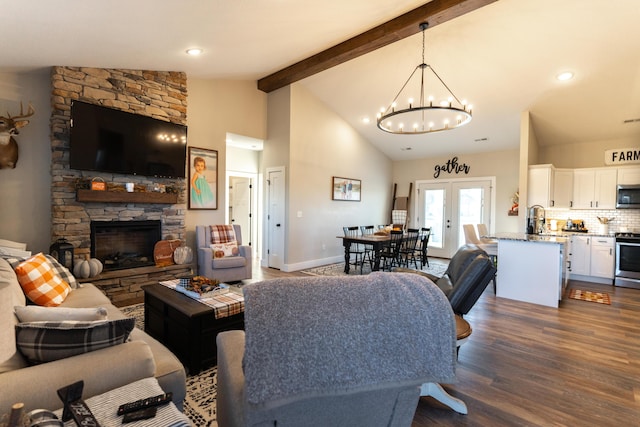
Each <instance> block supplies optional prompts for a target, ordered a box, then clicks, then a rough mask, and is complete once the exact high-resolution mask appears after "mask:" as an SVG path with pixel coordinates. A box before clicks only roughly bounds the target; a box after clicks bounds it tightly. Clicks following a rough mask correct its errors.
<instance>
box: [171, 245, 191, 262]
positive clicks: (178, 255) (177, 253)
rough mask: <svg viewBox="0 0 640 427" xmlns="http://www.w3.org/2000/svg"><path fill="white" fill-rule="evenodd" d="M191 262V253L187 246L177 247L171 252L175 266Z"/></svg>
mask: <svg viewBox="0 0 640 427" xmlns="http://www.w3.org/2000/svg"><path fill="white" fill-rule="evenodd" d="M192 260H193V251H192V250H191V248H190V247H189V246H179V247H177V248H176V250H174V251H173V262H175V263H176V264H190V263H191V261H192Z"/></svg>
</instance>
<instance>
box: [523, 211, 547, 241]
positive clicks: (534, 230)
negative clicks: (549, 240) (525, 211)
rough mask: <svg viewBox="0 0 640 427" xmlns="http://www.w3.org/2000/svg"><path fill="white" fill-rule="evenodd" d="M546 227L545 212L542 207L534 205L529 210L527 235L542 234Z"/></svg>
mask: <svg viewBox="0 0 640 427" xmlns="http://www.w3.org/2000/svg"><path fill="white" fill-rule="evenodd" d="M544 227H545V211H544V208H543V207H542V206H540V205H533V206H531V207H530V208H529V217H528V218H527V234H542V233H543V232H544Z"/></svg>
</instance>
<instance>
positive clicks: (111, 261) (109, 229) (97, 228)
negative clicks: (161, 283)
mask: <svg viewBox="0 0 640 427" xmlns="http://www.w3.org/2000/svg"><path fill="white" fill-rule="evenodd" d="M161 239H162V226H161V224H160V221H159V220H147V221H91V257H92V258H97V259H99V260H100V261H101V262H102V263H103V264H104V269H105V270H121V269H125V268H136V267H144V266H148V265H154V264H155V262H154V259H153V249H154V247H155V244H156V243H157V242H158V241H159V240H161Z"/></svg>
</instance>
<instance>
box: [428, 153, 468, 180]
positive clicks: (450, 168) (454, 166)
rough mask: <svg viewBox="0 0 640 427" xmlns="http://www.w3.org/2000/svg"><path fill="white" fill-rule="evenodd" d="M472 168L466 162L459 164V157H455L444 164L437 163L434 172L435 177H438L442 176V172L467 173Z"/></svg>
mask: <svg viewBox="0 0 640 427" xmlns="http://www.w3.org/2000/svg"><path fill="white" fill-rule="evenodd" d="M470 170H471V166H469V165H467V164H466V163H462V164H458V157H454V158H452V159H449V160H447V163H445V164H443V165H436V167H435V172H434V173H433V177H434V178H437V177H439V176H440V172H447V173H455V174H459V173H463V172H464V174H465V175H466V174H468V173H469V171H470Z"/></svg>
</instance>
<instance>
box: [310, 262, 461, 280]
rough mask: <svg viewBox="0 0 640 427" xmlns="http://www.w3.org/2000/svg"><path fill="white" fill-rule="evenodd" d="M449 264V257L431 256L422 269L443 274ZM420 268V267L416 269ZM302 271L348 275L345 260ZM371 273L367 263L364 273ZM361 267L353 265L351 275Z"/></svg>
mask: <svg viewBox="0 0 640 427" xmlns="http://www.w3.org/2000/svg"><path fill="white" fill-rule="evenodd" d="M448 265H449V260H447V259H434V258H429V266H428V267H426V266H425V268H423V269H422V270H421V271H424V272H425V273H429V274H433V275H434V276H442V275H443V274H444V272H445V271H446V270H447V266H448ZM416 270H418V269H416ZM301 273H305V274H309V275H311V276H346V274H345V272H344V262H339V263H336V264H329V265H322V266H320V267H314V268H308V269H306V270H302V271H301ZM369 273H371V266H369V264H366V263H365V265H364V266H363V268H362V274H369ZM359 274H361V273H360V268H357V269H356V268H354V267H351V269H350V271H349V275H350V276H351V275H359Z"/></svg>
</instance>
